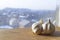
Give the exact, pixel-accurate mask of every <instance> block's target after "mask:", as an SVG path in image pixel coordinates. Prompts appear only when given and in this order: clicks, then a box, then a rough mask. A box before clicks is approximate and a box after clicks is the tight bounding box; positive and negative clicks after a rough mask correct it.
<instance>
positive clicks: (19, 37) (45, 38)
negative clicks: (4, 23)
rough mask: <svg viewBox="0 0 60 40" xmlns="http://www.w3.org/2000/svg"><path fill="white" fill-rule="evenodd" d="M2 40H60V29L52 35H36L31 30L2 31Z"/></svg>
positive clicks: (0, 39)
mask: <svg viewBox="0 0 60 40" xmlns="http://www.w3.org/2000/svg"><path fill="white" fill-rule="evenodd" d="M0 40H60V28H57V27H56V31H55V33H54V34H52V35H35V34H33V33H32V31H31V28H18V29H0Z"/></svg>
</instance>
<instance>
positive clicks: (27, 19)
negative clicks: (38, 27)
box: [0, 0, 60, 29]
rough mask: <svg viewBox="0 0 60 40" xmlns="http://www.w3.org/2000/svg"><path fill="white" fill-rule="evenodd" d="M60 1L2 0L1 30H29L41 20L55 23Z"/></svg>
mask: <svg viewBox="0 0 60 40" xmlns="http://www.w3.org/2000/svg"><path fill="white" fill-rule="evenodd" d="M59 5H60V0H0V28H8V29H13V28H27V27H31V25H32V24H33V23H35V22H37V21H39V20H40V19H43V20H44V21H47V20H48V19H51V21H52V22H55V15H56V8H57V6H59Z"/></svg>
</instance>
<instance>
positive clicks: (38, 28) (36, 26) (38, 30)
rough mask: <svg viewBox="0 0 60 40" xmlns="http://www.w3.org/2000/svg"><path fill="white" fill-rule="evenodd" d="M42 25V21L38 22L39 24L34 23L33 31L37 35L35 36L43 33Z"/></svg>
mask: <svg viewBox="0 0 60 40" xmlns="http://www.w3.org/2000/svg"><path fill="white" fill-rule="evenodd" d="M42 23H43V21H42V20H40V21H38V22H36V23H34V24H33V25H32V31H33V33H35V34H41V32H42Z"/></svg>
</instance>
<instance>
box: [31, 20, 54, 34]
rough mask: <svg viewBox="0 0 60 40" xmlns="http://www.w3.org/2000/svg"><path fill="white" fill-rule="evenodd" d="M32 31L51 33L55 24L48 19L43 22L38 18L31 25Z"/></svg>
mask: <svg viewBox="0 0 60 40" xmlns="http://www.w3.org/2000/svg"><path fill="white" fill-rule="evenodd" d="M32 31H33V33H35V34H51V33H53V32H54V31H55V26H54V25H53V24H52V23H51V21H50V20H48V22H45V23H43V21H42V20H40V21H38V22H36V23H34V24H33V25H32Z"/></svg>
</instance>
